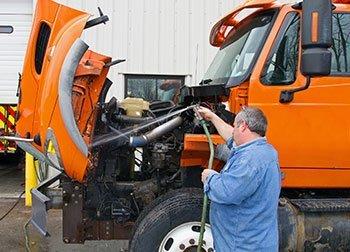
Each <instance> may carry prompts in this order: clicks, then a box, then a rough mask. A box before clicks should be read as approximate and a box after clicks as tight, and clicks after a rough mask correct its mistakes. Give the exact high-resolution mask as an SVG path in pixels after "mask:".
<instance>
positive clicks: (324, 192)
mask: <svg viewBox="0 0 350 252" xmlns="http://www.w3.org/2000/svg"><path fill="white" fill-rule="evenodd" d="M89 17H90V15H89V14H87V13H85V12H82V11H78V10H74V9H71V8H69V7H66V6H63V5H60V4H57V3H55V2H52V1H48V0H38V3H37V7H36V13H35V17H34V21H33V27H32V32H31V35H30V40H29V44H28V49H27V53H26V57H25V62H24V68H23V78H22V80H21V83H20V98H19V114H18V122H17V140H18V141H17V144H18V145H19V146H20V147H21V148H22V149H23V150H25V151H27V152H29V153H31V154H32V155H33V156H35V157H36V158H37V159H39V160H41V161H43V162H46V163H47V164H48V165H50V166H51V167H53V168H54V169H55V170H57V171H58V172H57V175H55V176H54V177H52V178H48V179H47V180H46V181H44V182H42V183H41V184H40V185H39V186H38V187H37V188H34V189H33V190H32V199H33V206H32V211H33V215H32V220H31V223H32V224H34V225H35V226H36V227H37V228H38V230H39V231H40V232H41V233H42V234H44V235H46V234H48V232H47V230H46V211H47V210H48V209H50V208H52V207H56V206H62V208H63V241H64V242H66V243H83V242H84V241H85V240H109V239H130V244H129V245H130V246H129V249H130V251H192V250H193V249H196V247H197V244H198V237H199V226H200V223H199V221H200V215H201V209H202V208H201V204H202V196H203V195H202V188H201V187H202V184H201V182H200V173H201V170H202V169H203V167H205V166H206V165H207V159H208V143H207V141H206V138H205V136H204V134H203V131H202V129H201V127H200V126H199V124H198V122H197V120H196V119H195V117H194V115H193V111H192V109H191V108H192V106H193V105H194V104H202V105H205V106H208V107H210V108H212V109H213V110H214V111H215V112H216V113H217V114H218V115H219V116H220V117H221V118H223V119H224V120H225V121H226V122H227V123H232V121H233V119H234V116H235V114H236V113H237V112H238V111H239V110H240V108H241V107H242V106H243V105H249V106H256V107H259V108H260V109H262V110H263V111H264V113H265V114H266V115H267V118H268V120H269V127H268V132H267V138H268V140H269V141H270V142H271V143H272V144H273V145H274V146H275V147H276V149H277V150H278V152H279V157H280V166H281V173H282V192H281V197H280V203H279V237H280V250H281V251H348V250H349V249H350V235H349V233H350V218H349V216H350V200H349V198H350V190H349V188H350V159H349V156H348V155H349V150H350V119H349V117H348V114H349V113H350V62H349V60H350V36H349V34H350V6H349V5H348V4H346V3H341V2H333V3H331V2H330V1H329V0H318V1H314V0H305V1H303V2H300V3H296V4H284V3H279V2H277V1H273V0H251V1H247V2H245V3H243V4H241V5H239V6H238V7H236V8H235V9H234V10H233V11H232V12H231V13H229V14H228V15H227V16H225V17H223V18H222V19H221V20H220V21H218V22H217V23H216V24H215V26H214V27H213V28H212V32H211V35H210V43H211V44H212V45H213V46H216V47H218V48H219V50H218V53H217V55H216V57H215V58H214V60H213V62H212V64H211V65H210V67H209V69H208V70H207V72H206V74H205V76H204V78H203V80H202V81H201V83H200V84H199V85H197V86H191V87H183V88H182V89H181V99H180V100H181V101H180V103H179V104H174V103H172V102H160V101H154V102H146V101H143V100H142V99H137V98H126V99H125V100H121V101H117V100H116V99H115V98H112V99H110V100H109V101H106V93H107V92H108V89H109V87H110V85H111V81H110V80H108V79H107V78H106V75H107V72H108V69H109V67H111V66H112V65H113V64H115V63H117V62H118V61H113V60H112V59H111V58H110V57H109V56H104V55H100V54H98V53H95V52H93V51H91V50H90V49H88V45H87V44H86V43H85V42H84V41H82V40H81V39H80V38H79V37H80V35H81V33H82V31H83V30H84V29H86V28H89V27H91V26H94V25H98V24H99V23H101V22H104V21H106V20H107V17H106V16H103V15H101V17H98V18H96V19H92V20H89ZM210 130H211V134H212V138H213V140H214V142H215V143H216V144H219V143H223V141H222V139H221V138H220V137H219V136H218V135H217V133H216V132H215V129H214V128H213V127H212V126H210ZM49 148H53V149H54V152H52V151H48V149H49ZM221 165H222V162H220V161H219V160H216V161H215V169H217V170H220V167H221ZM57 180H59V185H60V189H59V190H60V191H59V193H58V194H57V193H56V194H55V193H53V189H51V188H50V187H49V185H50V184H51V183H53V182H54V181H57ZM204 241H205V242H204V245H203V251H213V238H212V236H211V229H210V224H209V223H207V226H206V231H205V233H204Z"/></svg>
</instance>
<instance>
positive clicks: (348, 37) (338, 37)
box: [331, 13, 350, 74]
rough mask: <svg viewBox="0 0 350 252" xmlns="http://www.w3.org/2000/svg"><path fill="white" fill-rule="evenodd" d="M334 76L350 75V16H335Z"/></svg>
mask: <svg viewBox="0 0 350 252" xmlns="http://www.w3.org/2000/svg"><path fill="white" fill-rule="evenodd" d="M332 23H333V45H332V48H331V51H332V68H331V69H332V70H331V72H332V74H342V73H350V62H349V60H350V14H343V13H338V14H333V22H332Z"/></svg>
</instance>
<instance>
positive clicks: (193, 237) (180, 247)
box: [158, 222, 214, 252]
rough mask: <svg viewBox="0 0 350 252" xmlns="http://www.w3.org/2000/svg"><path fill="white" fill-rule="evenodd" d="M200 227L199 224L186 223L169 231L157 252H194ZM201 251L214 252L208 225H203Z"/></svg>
mask: <svg viewBox="0 0 350 252" xmlns="http://www.w3.org/2000/svg"><path fill="white" fill-rule="evenodd" d="M200 226H201V223H200V222H186V223H183V224H181V225H179V226H177V227H175V228H174V229H172V230H170V232H169V233H168V234H167V235H166V236H165V237H164V239H163V240H162V242H161V244H160V247H159V250H158V252H178V251H183V252H192V251H193V252H196V251H197V247H198V240H199V231H200ZM202 251H203V252H213V251H214V242H213V236H212V233H211V228H210V225H209V224H205V232H204V235H203V245H202Z"/></svg>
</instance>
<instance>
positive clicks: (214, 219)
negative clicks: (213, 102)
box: [198, 107, 281, 252]
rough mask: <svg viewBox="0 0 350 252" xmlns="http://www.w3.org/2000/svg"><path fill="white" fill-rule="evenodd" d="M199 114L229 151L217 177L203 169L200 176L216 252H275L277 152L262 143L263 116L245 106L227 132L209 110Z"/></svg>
mask: <svg viewBox="0 0 350 252" xmlns="http://www.w3.org/2000/svg"><path fill="white" fill-rule="evenodd" d="M198 112H199V113H200V114H201V115H202V116H203V118H204V119H206V120H208V121H211V122H212V123H213V124H214V126H215V127H216V129H217V131H218V132H219V134H220V135H221V136H222V137H223V138H224V139H225V140H226V143H227V145H228V147H229V148H230V149H231V152H230V155H229V159H228V160H227V163H226V165H225V166H224V167H223V169H222V170H221V172H220V173H218V172H216V171H213V170H208V169H205V170H204V171H203V173H202V181H203V183H204V192H205V193H206V194H207V195H208V197H209V199H210V200H211V206H210V223H211V227H212V232H213V237H214V248H215V250H216V251H218V252H226V251H268V252H271V251H278V226H277V207H278V198H279V193H280V188H281V185H280V171H279V165H278V156H277V152H276V150H275V149H274V148H273V147H272V146H271V145H270V144H268V143H267V141H266V138H265V133H266V128H267V120H266V117H265V115H264V114H263V112H262V111H261V110H260V109H258V108H253V107H245V108H243V109H242V110H241V111H240V112H239V113H238V114H237V116H236V118H235V121H234V124H233V127H232V126H230V125H228V124H226V123H225V122H224V121H223V120H222V119H221V118H219V117H218V116H217V115H216V114H214V113H213V112H212V111H210V110H209V109H206V108H203V107H201V108H200V109H199V110H198ZM233 141H234V143H235V146H234V147H233Z"/></svg>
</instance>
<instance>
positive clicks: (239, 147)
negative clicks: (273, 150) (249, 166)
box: [233, 137, 266, 151]
mask: <svg viewBox="0 0 350 252" xmlns="http://www.w3.org/2000/svg"><path fill="white" fill-rule="evenodd" d="M260 142H266V137H258V138H256V139H253V140H251V141H249V142H246V143H245V144H241V145H239V146H236V145H235V144H234V146H233V149H234V150H235V151H238V150H241V149H244V148H246V147H248V146H250V145H253V144H255V143H260Z"/></svg>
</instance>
